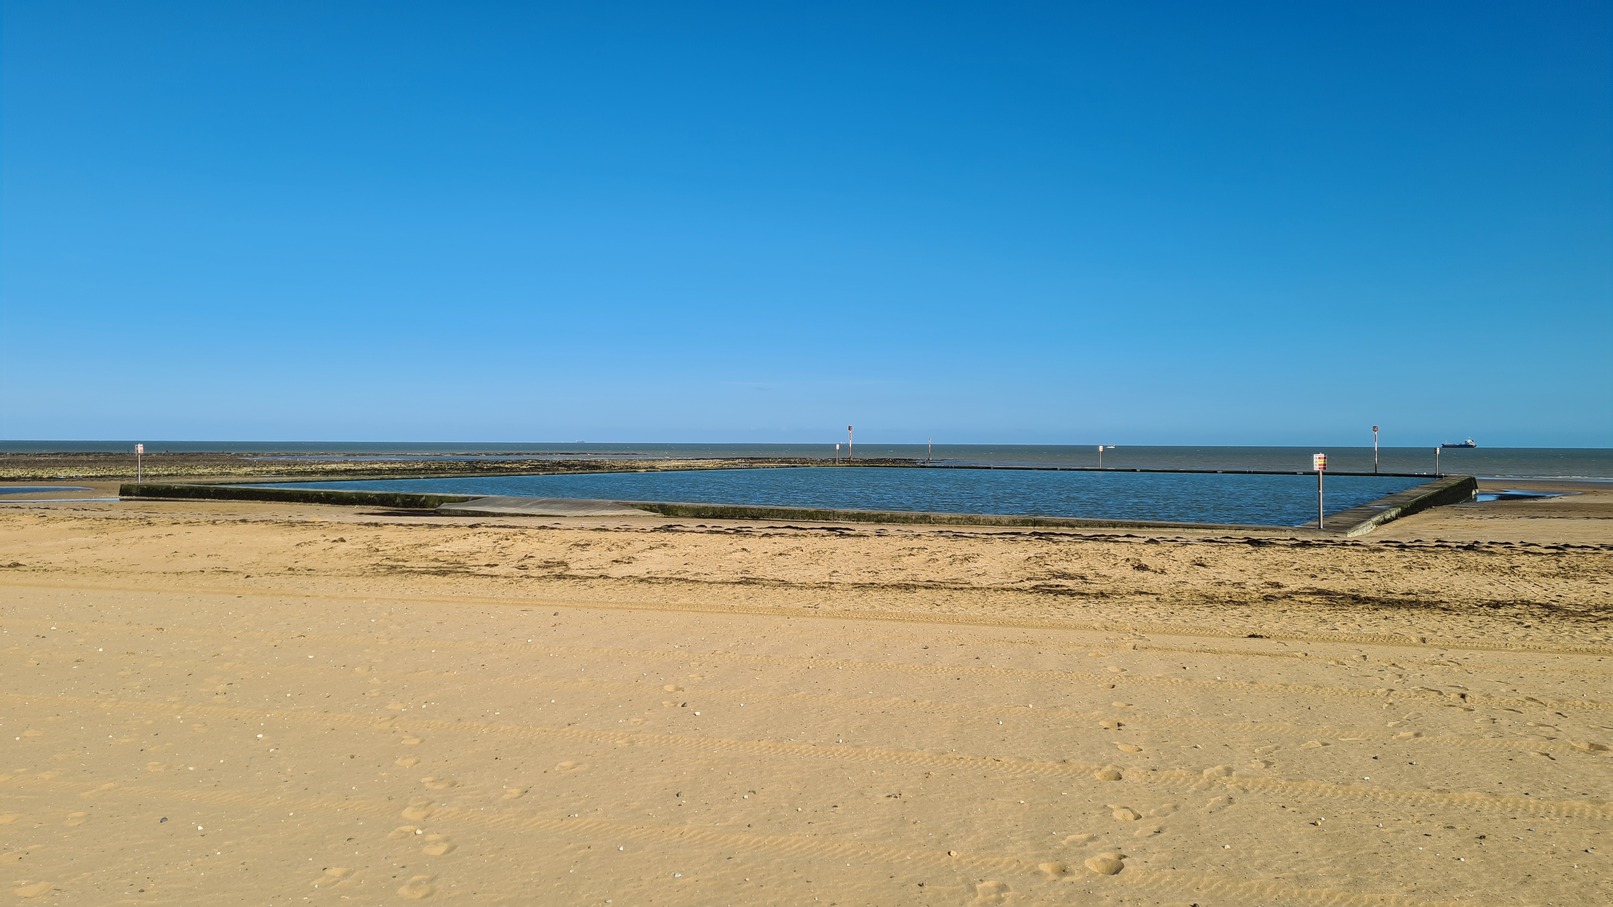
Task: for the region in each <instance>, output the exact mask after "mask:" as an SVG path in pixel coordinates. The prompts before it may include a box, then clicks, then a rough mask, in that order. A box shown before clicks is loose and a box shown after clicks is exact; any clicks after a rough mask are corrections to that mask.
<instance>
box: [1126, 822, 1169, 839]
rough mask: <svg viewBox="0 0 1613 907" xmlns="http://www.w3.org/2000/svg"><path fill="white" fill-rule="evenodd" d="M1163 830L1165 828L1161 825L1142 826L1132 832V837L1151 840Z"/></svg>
mask: <svg viewBox="0 0 1613 907" xmlns="http://www.w3.org/2000/svg"><path fill="white" fill-rule="evenodd" d="M1164 830H1165V826H1163V825H1144V826H1143V827H1142V828H1139V829H1137V830H1136V831H1135V832H1132V837H1135V838H1152V837H1153V836H1154V835H1157V834H1159V833H1160V832H1162V831H1164Z"/></svg>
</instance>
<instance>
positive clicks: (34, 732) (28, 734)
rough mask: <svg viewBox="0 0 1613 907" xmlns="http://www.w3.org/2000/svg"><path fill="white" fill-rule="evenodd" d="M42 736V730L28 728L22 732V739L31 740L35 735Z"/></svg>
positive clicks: (43, 734) (43, 733)
mask: <svg viewBox="0 0 1613 907" xmlns="http://www.w3.org/2000/svg"><path fill="white" fill-rule="evenodd" d="M43 736H45V732H44V731H37V730H34V729H33V728H29V729H28V730H26V731H23V732H22V739H24V740H32V739H34V738H35V737H43Z"/></svg>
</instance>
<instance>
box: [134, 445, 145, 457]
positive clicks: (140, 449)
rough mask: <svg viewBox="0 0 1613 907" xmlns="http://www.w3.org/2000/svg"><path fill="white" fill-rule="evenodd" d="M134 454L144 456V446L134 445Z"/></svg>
mask: <svg viewBox="0 0 1613 907" xmlns="http://www.w3.org/2000/svg"><path fill="white" fill-rule="evenodd" d="M134 452H135V454H136V455H143V454H145V452H146V445H144V444H136V445H135V446H134Z"/></svg>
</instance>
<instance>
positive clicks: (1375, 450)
mask: <svg viewBox="0 0 1613 907" xmlns="http://www.w3.org/2000/svg"><path fill="white" fill-rule="evenodd" d="M1372 474H1373V475H1377V474H1378V426H1376V425H1374V426H1372Z"/></svg>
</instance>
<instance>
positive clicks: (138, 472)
mask: <svg viewBox="0 0 1613 907" xmlns="http://www.w3.org/2000/svg"><path fill="white" fill-rule="evenodd" d="M145 455H146V445H144V444H136V445H135V446H134V480H135V481H136V482H139V481H140V480H141V478H142V476H143V475H144V470H143V469H142V468H141V464H140V458H141V457H144V456H145Z"/></svg>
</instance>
